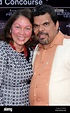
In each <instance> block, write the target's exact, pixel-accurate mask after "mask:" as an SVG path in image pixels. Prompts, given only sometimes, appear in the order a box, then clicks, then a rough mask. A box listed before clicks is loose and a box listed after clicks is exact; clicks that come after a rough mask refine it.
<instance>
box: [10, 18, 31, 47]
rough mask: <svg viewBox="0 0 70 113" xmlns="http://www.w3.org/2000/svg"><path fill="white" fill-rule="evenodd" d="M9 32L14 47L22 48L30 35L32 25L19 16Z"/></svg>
mask: <svg viewBox="0 0 70 113" xmlns="http://www.w3.org/2000/svg"><path fill="white" fill-rule="evenodd" d="M10 32H11V36H12V38H13V41H14V46H15V47H17V46H23V45H24V44H25V43H26V42H27V41H28V40H29V39H30V37H31V35H32V24H31V23H30V21H29V20H28V19H27V18H26V17H24V16H20V17H19V18H18V19H17V20H15V21H14V23H13V24H12V27H11V29H10Z"/></svg>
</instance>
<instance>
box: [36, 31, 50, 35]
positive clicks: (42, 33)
mask: <svg viewBox="0 0 70 113" xmlns="http://www.w3.org/2000/svg"><path fill="white" fill-rule="evenodd" d="M40 35H47V36H49V35H48V33H44V32H42V31H41V32H39V33H38V34H37V36H40Z"/></svg>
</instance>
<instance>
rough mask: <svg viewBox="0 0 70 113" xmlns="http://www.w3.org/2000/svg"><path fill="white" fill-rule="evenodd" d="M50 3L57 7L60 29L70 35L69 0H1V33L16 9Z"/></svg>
mask: <svg viewBox="0 0 70 113" xmlns="http://www.w3.org/2000/svg"><path fill="white" fill-rule="evenodd" d="M44 3H46V4H49V5H52V6H53V7H54V8H55V11H56V13H57V15H58V17H59V22H60V29H61V31H62V32H63V33H64V34H68V35H70V3H69V0H66V2H64V0H0V33H1V32H2V30H3V28H4V26H5V24H6V22H7V20H8V19H9V17H10V16H11V15H12V14H13V12H14V11H16V10H17V9H21V8H27V7H29V8H31V9H33V8H34V7H35V6H37V5H42V4H44Z"/></svg>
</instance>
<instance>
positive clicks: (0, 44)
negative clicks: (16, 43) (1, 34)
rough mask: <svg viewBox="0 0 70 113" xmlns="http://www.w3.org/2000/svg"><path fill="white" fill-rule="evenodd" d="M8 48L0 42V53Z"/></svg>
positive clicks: (4, 43)
mask: <svg viewBox="0 0 70 113" xmlns="http://www.w3.org/2000/svg"><path fill="white" fill-rule="evenodd" d="M7 47H8V44H7V43H6V42H4V41H0V52H1V51H2V52H4V51H5V50H6V49H7Z"/></svg>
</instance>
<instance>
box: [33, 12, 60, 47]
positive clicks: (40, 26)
mask: <svg viewBox="0 0 70 113" xmlns="http://www.w3.org/2000/svg"><path fill="white" fill-rule="evenodd" d="M58 27H59V25H58V22H57V23H56V24H54V22H53V21H52V19H51V17H50V15H49V14H48V13H46V14H44V15H39V16H35V17H34V34H35V37H36V38H37V40H38V41H39V43H41V44H42V45H47V44H49V43H50V42H51V41H52V40H53V39H54V37H55V36H56V34H57V31H58Z"/></svg>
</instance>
